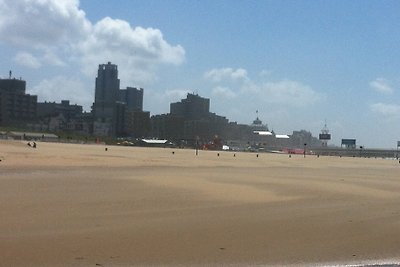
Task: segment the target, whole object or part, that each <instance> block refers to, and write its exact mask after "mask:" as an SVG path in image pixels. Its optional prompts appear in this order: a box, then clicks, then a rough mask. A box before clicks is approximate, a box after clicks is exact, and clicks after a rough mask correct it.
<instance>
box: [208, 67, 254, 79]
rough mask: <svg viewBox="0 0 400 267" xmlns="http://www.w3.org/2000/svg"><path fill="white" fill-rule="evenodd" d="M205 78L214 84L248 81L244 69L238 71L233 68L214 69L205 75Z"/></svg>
mask: <svg viewBox="0 0 400 267" xmlns="http://www.w3.org/2000/svg"><path fill="white" fill-rule="evenodd" d="M204 78H205V79H206V80H210V81H212V82H221V81H224V80H226V81H246V80H247V79H248V77H247V71H246V70H245V69H242V68H239V69H236V70H235V69H233V68H222V69H212V70H210V71H207V72H206V73H205V74H204Z"/></svg>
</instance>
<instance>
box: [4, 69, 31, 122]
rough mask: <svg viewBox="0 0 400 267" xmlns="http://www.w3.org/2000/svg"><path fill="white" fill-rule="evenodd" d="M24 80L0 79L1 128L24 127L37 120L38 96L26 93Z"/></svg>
mask: <svg viewBox="0 0 400 267" xmlns="http://www.w3.org/2000/svg"><path fill="white" fill-rule="evenodd" d="M25 90H26V82H25V81H23V80H17V79H15V78H13V79H11V72H10V78H9V79H0V126H22V125H24V124H25V123H27V122H30V121H32V120H34V119H35V118H36V113H37V96H36V95H29V94H26V93H25Z"/></svg>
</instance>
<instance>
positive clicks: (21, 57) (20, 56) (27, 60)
mask: <svg viewBox="0 0 400 267" xmlns="http://www.w3.org/2000/svg"><path fill="white" fill-rule="evenodd" d="M14 61H15V62H16V63H17V64H19V65H21V66H24V67H28V68H31V69H38V68H40V66H41V65H42V64H41V63H40V61H39V60H38V59H37V58H36V57H35V56H33V55H32V54H30V53H28V52H18V53H17V55H15V57H14Z"/></svg>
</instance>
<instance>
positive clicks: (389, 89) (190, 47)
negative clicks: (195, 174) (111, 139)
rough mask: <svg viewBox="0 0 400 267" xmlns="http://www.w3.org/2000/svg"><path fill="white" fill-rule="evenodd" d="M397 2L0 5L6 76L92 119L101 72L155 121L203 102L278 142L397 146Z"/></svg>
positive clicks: (0, 50)
mask: <svg viewBox="0 0 400 267" xmlns="http://www.w3.org/2000/svg"><path fill="white" fill-rule="evenodd" d="M399 12H400V2H399V1H123V0H119V1H105V0H82V1H77V0H71V1H60V0H57V1H56V0H40V1H39V0H32V1H27V0H21V1H17V2H15V1H12V0H0V62H1V63H2V64H0V76H1V77H7V75H8V71H9V70H10V69H11V70H13V73H14V75H15V76H16V77H20V76H22V77H23V79H25V80H26V81H27V84H28V85H27V87H28V92H29V93H32V94H37V95H38V96H39V100H41V101H44V100H47V101H60V100H61V99H70V100H71V102H72V103H77V104H81V105H83V106H84V108H85V109H86V110H90V106H91V104H92V102H93V95H94V79H95V75H96V70H97V66H98V64H102V63H106V62H107V61H111V62H113V63H115V64H117V65H118V66H119V74H120V79H121V86H122V87H126V86H138V87H143V88H144V90H145V96H144V107H145V109H146V110H149V111H150V112H151V114H152V115H153V114H160V113H167V112H169V103H170V102H174V101H178V100H179V99H181V98H184V97H185V94H186V93H187V92H196V93H198V94H199V95H201V96H204V97H208V98H210V99H211V111H212V112H215V113H217V114H219V115H223V116H226V117H227V118H228V119H229V120H231V121H237V122H239V123H246V124H248V123H251V121H252V120H254V118H255V116H256V114H255V111H256V110H258V111H259V113H258V115H259V117H260V119H261V120H263V122H264V123H267V124H268V126H269V127H270V128H271V129H273V130H274V131H275V132H277V133H289V134H290V133H291V132H292V131H293V130H300V129H305V130H309V131H311V132H312V133H313V134H314V135H315V136H316V135H317V134H318V133H319V132H320V130H321V129H322V128H323V126H324V121H325V120H326V121H327V124H328V127H329V129H330V131H331V133H332V137H333V140H332V143H333V144H337V145H340V140H341V139H342V138H356V139H357V144H358V145H364V146H365V147H384V148H394V147H395V146H396V141H397V140H400V123H399V122H400V92H399V88H400V75H399V72H400V49H398V48H399V47H400V16H399V15H398V14H399Z"/></svg>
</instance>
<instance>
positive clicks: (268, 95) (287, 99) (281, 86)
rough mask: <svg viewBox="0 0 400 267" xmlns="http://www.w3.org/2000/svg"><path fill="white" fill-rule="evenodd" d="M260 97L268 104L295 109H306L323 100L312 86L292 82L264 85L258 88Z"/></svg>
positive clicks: (285, 81)
mask: <svg viewBox="0 0 400 267" xmlns="http://www.w3.org/2000/svg"><path fill="white" fill-rule="evenodd" d="M253 90H254V89H253ZM258 95H259V97H261V98H262V100H263V101H265V102H267V103H276V104H283V105H287V106H294V107H306V106H308V105H312V104H314V103H315V102H317V101H318V100H320V99H321V96H320V95H319V94H317V93H316V92H315V91H314V90H313V89H312V88H311V87H310V86H308V85H305V84H302V83H300V82H296V81H290V80H284V81H279V82H267V83H264V84H262V85H260V86H258Z"/></svg>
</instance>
